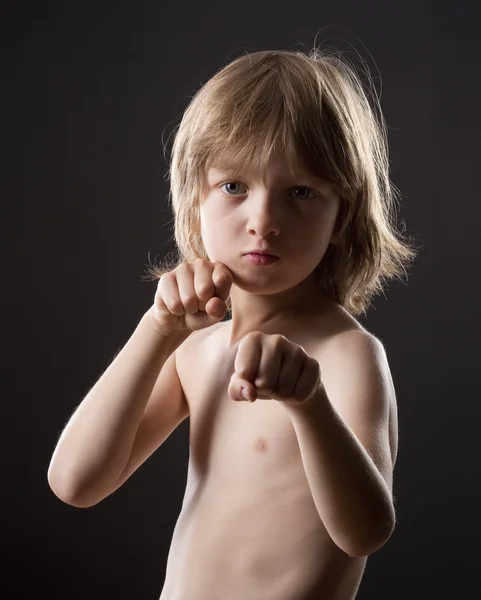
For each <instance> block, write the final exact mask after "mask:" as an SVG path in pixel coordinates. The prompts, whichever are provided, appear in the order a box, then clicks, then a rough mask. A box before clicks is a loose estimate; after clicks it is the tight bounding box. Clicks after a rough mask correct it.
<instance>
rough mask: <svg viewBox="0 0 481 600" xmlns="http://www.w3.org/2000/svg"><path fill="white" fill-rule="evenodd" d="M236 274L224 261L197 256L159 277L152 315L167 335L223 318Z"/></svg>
mask: <svg viewBox="0 0 481 600" xmlns="http://www.w3.org/2000/svg"><path fill="white" fill-rule="evenodd" d="M232 282H233V277H232V273H231V272H230V271H229V269H228V268H227V267H226V266H225V265H224V264H222V263H219V262H209V261H206V260H204V259H201V258H198V259H197V260H195V261H194V262H192V263H182V264H181V265H179V266H178V267H176V268H175V269H174V270H173V271H170V272H169V273H164V274H163V275H162V277H161V278H160V280H159V283H158V285H157V290H156V293H155V300H154V305H153V306H152V308H151V314H152V316H153V317H154V319H155V320H156V321H157V323H158V324H159V325H160V326H161V329H162V331H163V332H165V334H168V333H170V332H173V331H185V330H188V331H196V330H197V329H204V328H205V327H209V326H211V325H215V324H216V323H218V322H219V321H222V319H223V318H224V316H225V314H226V312H227V306H226V303H225V301H226V300H227V298H228V297H229V292H230V288H231V286H232Z"/></svg>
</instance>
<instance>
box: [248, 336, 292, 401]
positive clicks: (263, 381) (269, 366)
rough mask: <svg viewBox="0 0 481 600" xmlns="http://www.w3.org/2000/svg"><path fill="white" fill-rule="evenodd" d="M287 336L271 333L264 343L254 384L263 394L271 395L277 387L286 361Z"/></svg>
mask: <svg viewBox="0 0 481 600" xmlns="http://www.w3.org/2000/svg"><path fill="white" fill-rule="evenodd" d="M284 348H285V338H284V337H283V336H282V335H271V336H269V337H266V338H265V343H264V344H262V349H261V356H260V360H259V366H258V369H257V374H256V378H255V380H254V385H255V387H256V389H257V392H258V393H259V394H260V395H262V396H267V397H268V396H271V395H273V394H274V392H275V391H276V389H277V380H278V378H279V373H280V372H281V368H282V364H283V361H284Z"/></svg>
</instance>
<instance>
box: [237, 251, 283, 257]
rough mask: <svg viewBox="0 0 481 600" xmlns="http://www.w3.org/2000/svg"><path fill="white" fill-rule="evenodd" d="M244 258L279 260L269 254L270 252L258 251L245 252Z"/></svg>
mask: <svg viewBox="0 0 481 600" xmlns="http://www.w3.org/2000/svg"><path fill="white" fill-rule="evenodd" d="M244 256H267V257H270V258H279V257H278V256H276V255H275V254H271V253H270V252H261V251H259V250H252V251H251V252H246V253H245V254H244Z"/></svg>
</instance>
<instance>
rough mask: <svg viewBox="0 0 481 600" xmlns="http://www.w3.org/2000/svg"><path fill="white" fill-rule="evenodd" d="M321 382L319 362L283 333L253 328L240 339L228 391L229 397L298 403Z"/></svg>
mask: <svg viewBox="0 0 481 600" xmlns="http://www.w3.org/2000/svg"><path fill="white" fill-rule="evenodd" d="M320 385H321V370H320V367H319V363H318V362H317V360H315V359H314V358H311V357H310V356H308V355H307V354H306V352H305V351H304V349H303V348H302V346H299V345H298V344H295V343H294V342H291V341H289V340H288V339H287V338H286V337H284V336H283V335H272V334H267V333H262V332H260V331H253V332H251V333H248V334H247V335H246V336H245V337H243V338H242V339H241V341H240V342H239V346H238V349H237V354H236V357H235V362H234V373H233V375H232V377H231V380H230V383H229V388H228V393H229V396H230V397H231V398H232V400H244V401H248V402H254V401H255V400H256V399H259V398H261V399H273V400H281V401H285V402H288V403H290V404H300V403H302V402H304V401H305V400H307V399H308V398H310V397H311V396H312V395H313V394H314V392H315V391H316V390H317V388H318V387H319V386H320Z"/></svg>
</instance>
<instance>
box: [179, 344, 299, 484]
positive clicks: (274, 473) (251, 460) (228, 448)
mask: <svg viewBox="0 0 481 600" xmlns="http://www.w3.org/2000/svg"><path fill="white" fill-rule="evenodd" d="M182 358H183V360H182V361H179V362H180V363H181V366H178V372H179V377H180V379H181V383H182V386H183V389H184V393H185V395H186V398H187V401H188V404H189V410H190V459H191V463H192V466H193V468H194V469H195V472H196V473H197V475H198V476H200V477H202V479H203V480H205V479H206V478H208V479H210V480H215V481H216V482H217V483H219V484H222V485H223V489H230V490H232V492H233V493H237V492H238V490H239V489H246V486H247V489H257V490H259V492H262V490H265V491H266V492H268V493H269V495H270V496H271V494H272V492H273V491H274V490H275V489H276V488H284V487H285V486H286V484H288V483H289V482H291V483H295V484H296V485H299V484H301V485H302V481H303V480H304V489H307V488H306V487H305V486H307V480H306V479H305V475H304V470H303V468H302V463H301V458H300V452H299V445H298V442H297V438H296V435H295V432H294V428H293V426H292V423H291V420H290V418H289V416H288V413H287V411H286V410H285V409H284V408H283V407H282V406H281V404H280V403H279V402H277V401H275V400H265V399H258V400H256V402H254V403H248V402H238V401H235V400H232V399H231V398H230V397H229V395H228V392H227V390H228V386H229V382H230V378H231V376H232V374H233V373H234V360H235V348H227V349H226V348H225V346H223V345H222V344H220V343H219V341H218V339H216V338H215V336H212V337H211V338H210V339H208V340H206V341H204V342H203V343H202V344H200V345H192V346H191V347H190V348H189V349H188V350H186V354H185V356H183V357H182Z"/></svg>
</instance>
